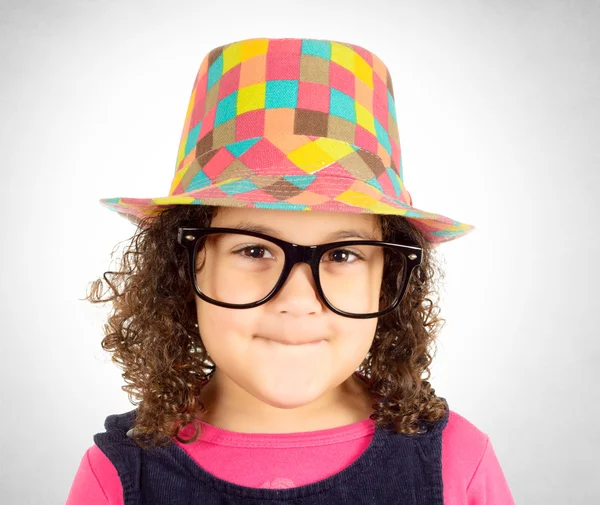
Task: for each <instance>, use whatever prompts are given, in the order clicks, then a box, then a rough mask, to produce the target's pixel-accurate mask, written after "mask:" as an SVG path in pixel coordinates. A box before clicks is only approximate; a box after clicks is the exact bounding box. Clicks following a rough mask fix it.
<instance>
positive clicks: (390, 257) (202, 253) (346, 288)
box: [177, 227, 422, 319]
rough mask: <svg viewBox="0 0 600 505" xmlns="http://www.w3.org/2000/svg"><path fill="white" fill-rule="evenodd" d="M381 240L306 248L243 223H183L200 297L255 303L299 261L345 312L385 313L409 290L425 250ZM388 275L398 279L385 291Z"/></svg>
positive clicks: (243, 305) (181, 235)
mask: <svg viewBox="0 0 600 505" xmlns="http://www.w3.org/2000/svg"><path fill="white" fill-rule="evenodd" d="M397 241H398V239H397V238H396V237H394V242H383V241H378V240H346V241H338V242H330V243H327V244H320V245H310V246H303V245H298V244H293V243H291V242H287V241H285V240H281V239H278V238H275V237H271V236H269V235H266V234H263V233H257V232H253V231H247V230H240V229H236V228H192V227H180V228H179V229H178V234H177V242H178V243H179V244H181V245H182V246H183V247H184V248H185V249H186V250H187V252H188V259H189V261H188V264H189V270H188V271H189V275H190V279H191V282H192V284H193V285H194V289H195V291H196V293H197V294H198V296H199V297H200V298H201V299H203V300H205V301H207V302H209V303H211V304H214V305H218V306H220V307H227V308H234V309H247V308H252V307H258V306H259V305H262V304H263V303H266V302H268V301H269V300H271V299H272V298H273V297H274V296H275V295H276V294H277V293H278V292H279V290H280V289H281V287H282V286H283V285H284V283H285V281H286V279H287V278H288V276H289V274H290V272H291V270H292V268H293V267H294V265H296V263H307V264H308V265H310V268H311V271H312V275H313V278H314V280H315V285H316V287H317V292H318V294H319V297H320V298H321V300H322V301H323V303H324V304H325V305H326V306H327V307H328V308H329V309H330V310H332V311H333V312H335V313H336V314H339V315H341V316H345V317H351V318H357V319H364V318H372V317H378V316H381V315H383V314H386V313H387V312H390V311H391V310H393V309H394V308H395V307H396V306H397V305H398V303H400V300H401V299H402V297H403V296H404V292H405V290H406V286H407V284H408V279H409V278H410V275H411V274H412V271H413V269H414V268H415V267H416V266H417V265H419V264H421V259H422V248H421V247H419V246H418V245H417V244H415V243H414V242H413V241H412V240H410V239H409V238H408V237H403V238H402V241H403V242H407V243H406V244H399V243H396V242H397ZM383 279H395V283H392V285H393V287H392V289H391V290H390V289H382V284H383V283H382V281H383Z"/></svg>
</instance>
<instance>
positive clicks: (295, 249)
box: [288, 244, 317, 268]
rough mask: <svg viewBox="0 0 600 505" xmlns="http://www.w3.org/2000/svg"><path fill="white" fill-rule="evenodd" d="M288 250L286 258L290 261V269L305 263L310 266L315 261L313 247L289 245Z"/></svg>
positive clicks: (315, 253)
mask: <svg viewBox="0 0 600 505" xmlns="http://www.w3.org/2000/svg"><path fill="white" fill-rule="evenodd" d="M290 246H291V247H290V248H289V249H288V253H289V254H288V257H289V260H290V268H293V267H294V266H295V265H296V264H297V263H306V264H307V265H309V266H311V267H312V265H313V264H314V262H315V260H316V259H317V247H316V246H314V245H298V244H290Z"/></svg>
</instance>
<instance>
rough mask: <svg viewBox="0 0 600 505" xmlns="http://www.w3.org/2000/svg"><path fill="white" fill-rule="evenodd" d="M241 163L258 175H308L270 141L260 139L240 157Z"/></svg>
mask: <svg viewBox="0 0 600 505" xmlns="http://www.w3.org/2000/svg"><path fill="white" fill-rule="evenodd" d="M239 159H240V161H241V162H242V163H243V164H244V165H246V166H248V167H252V169H253V170H254V172H255V173H256V174H261V175H274V174H280V173H285V174H286V175H306V172H304V171H303V170H301V169H300V168H298V167H297V166H296V165H295V164H294V163H293V162H292V161H291V160H290V159H289V158H288V157H287V156H286V155H285V154H284V153H283V152H282V151H281V150H280V149H278V148H277V147H276V146H275V145H274V144H273V143H272V142H271V141H270V140H268V139H266V138H262V139H260V140H259V141H258V142H257V143H256V144H254V145H253V146H252V147H250V149H248V150H247V151H246V152H245V153H243V154H241V155H240V157H239Z"/></svg>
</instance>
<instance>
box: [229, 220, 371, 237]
mask: <svg viewBox="0 0 600 505" xmlns="http://www.w3.org/2000/svg"><path fill="white" fill-rule="evenodd" d="M233 228H235V229H238V230H242V231H251V232H255V233H264V234H265V235H271V236H272V237H279V232H278V231H277V230H275V229H273V228H270V227H268V226H265V225H262V224H257V223H247V222H241V223H238V224H236V225H235V226H233ZM344 238H361V239H363V240H380V239H379V238H377V237H376V236H375V235H374V234H373V233H372V232H368V231H366V230H355V229H351V230H337V231H334V232H332V233H330V234H329V235H326V236H325V239H326V240H327V241H333V240H339V239H344Z"/></svg>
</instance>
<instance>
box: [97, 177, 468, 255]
mask: <svg viewBox="0 0 600 505" xmlns="http://www.w3.org/2000/svg"><path fill="white" fill-rule="evenodd" d="M256 178H260V176H254V177H248V178H238V179H236V180H227V181H223V182H220V183H217V184H212V185H210V186H207V187H204V188H201V189H197V190H194V191H191V192H188V193H182V194H178V195H173V196H166V197H156V198H128V197H116V198H102V199H100V200H99V201H100V203H101V204H102V205H103V206H105V207H108V208H109V209H110V210H112V211H115V212H117V213H118V214H119V215H121V216H122V217H124V218H126V219H127V220H129V221H130V222H131V223H133V224H135V225H136V226H143V225H144V222H145V221H144V220H147V219H148V218H152V217H153V216H156V215H158V214H160V212H162V211H163V210H165V209H167V208H169V207H173V206H175V205H211V206H220V207H238V208H258V209H273V210H301V211H311V210H312V211H326V212H350V213H363V214H387V215H397V216H403V217H404V218H406V219H410V220H411V222H412V224H414V225H415V226H416V227H417V228H418V229H419V230H420V231H421V232H422V233H423V234H424V235H425V237H426V239H427V240H428V241H429V242H432V243H436V244H437V243H442V242H448V241H451V240H455V239H457V238H459V237H462V236H464V235H466V234H467V233H469V232H471V231H473V230H474V229H475V226H473V225H470V224H466V223H462V222H459V221H456V220H454V219H451V218H449V217H446V216H443V215H441V214H436V213H432V212H428V211H425V210H422V209H418V208H416V207H413V206H411V205H408V204H406V203H404V202H402V201H400V200H397V199H394V198H391V197H390V196H388V195H386V194H384V193H382V192H381V191H379V190H378V189H377V188H375V187H373V186H371V185H370V184H367V183H365V182H362V181H358V180H340V179H339V178H330V179H327V178H323V177H321V178H320V179H321V183H323V184H326V185H328V187H335V186H336V185H337V186H338V187H339V185H340V184H345V185H346V187H345V190H344V191H343V192H341V193H340V192H339V188H338V189H337V190H335V191H333V192H332V194H335V195H336V196H331V197H329V196H327V195H324V194H323V193H316V192H314V191H310V190H303V191H300V192H298V191H297V188H296V191H293V194H292V192H290V195H289V196H288V197H286V186H284V185H282V188H281V193H280V194H279V195H278V196H279V198H275V197H273V196H272V195H270V194H268V193H266V192H264V191H262V190H261V189H260V188H259V187H258V188H257V189H250V190H249V189H248V187H249V186H248V185H249V184H251V185H252V187H256V186H260V184H258V185H255V184H254V182H256V181H254V182H253V179H256ZM271 179H272V177H271ZM281 182H282V183H283V182H285V181H284V179H283V177H282V178H281Z"/></svg>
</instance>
